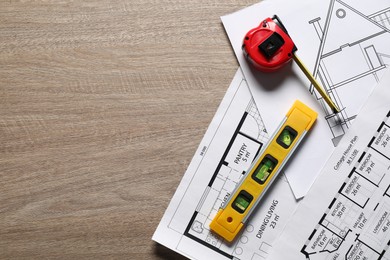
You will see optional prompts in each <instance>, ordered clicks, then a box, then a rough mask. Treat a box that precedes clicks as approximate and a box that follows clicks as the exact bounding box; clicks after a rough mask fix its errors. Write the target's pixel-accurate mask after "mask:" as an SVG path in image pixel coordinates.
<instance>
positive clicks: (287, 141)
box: [282, 129, 292, 146]
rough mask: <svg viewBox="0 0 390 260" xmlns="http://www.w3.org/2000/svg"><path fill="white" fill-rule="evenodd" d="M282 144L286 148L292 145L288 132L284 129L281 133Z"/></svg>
mask: <svg viewBox="0 0 390 260" xmlns="http://www.w3.org/2000/svg"><path fill="white" fill-rule="evenodd" d="M282 142H283V143H284V144H285V145H287V146H290V145H291V143H292V139H291V135H290V131H288V130H287V129H284V130H283V132H282Z"/></svg>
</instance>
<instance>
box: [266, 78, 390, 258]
mask: <svg viewBox="0 0 390 260" xmlns="http://www.w3.org/2000/svg"><path fill="white" fill-rule="evenodd" d="M389 86H390V73H387V74H386V75H385V76H384V77H383V79H382V81H381V83H380V84H379V85H378V87H377V88H376V89H375V90H374V92H373V94H372V95H371V96H370V98H369V100H368V103H366V105H365V106H364V107H363V109H362V110H361V112H360V113H359V115H358V116H357V119H356V120H355V122H354V124H353V125H352V127H351V129H350V130H349V131H348V132H347V133H346V135H345V137H344V138H343V140H342V141H341V143H340V144H339V146H338V147H337V149H336V150H335V152H334V153H333V154H332V157H331V158H330V160H329V161H328V162H327V163H326V166H325V168H324V169H323V170H322V171H321V174H320V175H319V177H318V178H317V180H316V181H315V183H314V184H313V187H312V188H311V189H310V191H309V193H308V194H307V195H306V197H305V198H304V199H303V200H302V201H301V203H300V205H299V207H298V209H297V211H296V212H295V213H294V214H293V217H292V219H291V220H290V221H289V222H288V224H287V226H286V229H285V230H284V232H283V233H282V235H281V236H280V239H279V240H278V241H277V242H276V243H275V250H274V255H272V256H271V259H283V260H284V259H316V260H317V259H335V260H336V259H370V260H371V259H383V260H385V259H387V260H388V259H390V252H389V251H390V250H389V245H390V88H389Z"/></svg>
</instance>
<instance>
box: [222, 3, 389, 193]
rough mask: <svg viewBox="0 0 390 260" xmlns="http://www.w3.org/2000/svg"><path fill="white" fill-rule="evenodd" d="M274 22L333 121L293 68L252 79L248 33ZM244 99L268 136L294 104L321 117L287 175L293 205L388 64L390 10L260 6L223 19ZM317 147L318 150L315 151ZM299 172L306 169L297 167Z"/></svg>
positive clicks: (348, 6)
mask: <svg viewBox="0 0 390 260" xmlns="http://www.w3.org/2000/svg"><path fill="white" fill-rule="evenodd" d="M274 14H277V15H278V16H279V17H280V18H281V20H282V21H283V24H284V25H285V26H286V28H287V30H288V32H289V34H290V36H291V37H292V39H293V40H294V42H295V44H296V46H297V47H298V51H297V52H296V53H297V56H299V57H300V58H301V59H302V61H303V62H304V63H305V65H306V66H307V67H308V68H309V69H310V70H311V72H312V73H313V75H314V76H315V77H316V79H317V80H318V81H319V82H320V83H321V85H322V86H323V87H324V89H325V90H326V92H327V93H328V94H329V95H330V97H331V98H332V100H333V101H334V102H335V103H336V104H337V106H338V107H339V108H340V109H341V113H338V114H334V113H333V112H332V111H331V110H330V109H329V108H328V107H327V106H326V103H325V102H324V101H323V100H322V98H321V96H320V95H319V94H318V93H317V92H316V90H315V89H314V88H313V87H312V86H311V85H310V82H309V81H308V80H307V79H306V78H305V76H304V74H303V73H302V72H301V71H300V70H299V68H298V66H297V65H296V64H294V63H291V64H290V65H288V66H286V67H284V68H282V69H281V71H278V72H275V73H268V74H267V73H262V72H259V71H255V70H254V69H253V68H252V67H251V66H250V65H249V64H248V63H247V61H246V60H245V58H244V55H243V52H242V50H241V45H242V40H243V39H242V38H243V36H244V35H245V34H246V32H247V31H248V30H250V29H252V28H254V27H257V26H258V25H259V24H260V22H261V21H262V20H263V19H265V18H266V17H271V16H273V15H274ZM222 22H223V24H224V26H225V29H226V32H227V33H228V36H229V39H230V41H231V43H232V46H233V49H234V51H235V54H236V56H237V59H238V61H239V63H240V66H241V68H242V70H243V74H244V76H245V78H246V80H247V81H248V85H249V87H250V91H251V93H252V95H253V97H254V100H255V103H256V104H257V105H258V106H259V110H260V111H264V112H263V114H264V116H263V120H264V122H265V124H266V125H267V128H268V129H269V131H273V130H274V129H275V128H276V126H277V121H276V120H275V116H276V115H277V114H280V113H282V111H284V110H285V109H286V107H287V106H288V104H290V103H291V102H292V100H293V99H296V98H298V99H300V100H302V101H303V102H305V103H306V104H308V105H309V106H310V107H312V108H314V109H315V110H317V111H318V112H319V120H318V126H317V127H316V129H315V130H314V131H313V133H312V137H311V138H310V140H309V141H308V143H310V144H309V145H306V146H305V148H303V149H301V150H300V158H311V160H310V161H309V162H304V161H302V160H301V159H298V160H294V161H293V162H292V163H291V165H290V167H289V169H288V170H286V176H287V179H288V181H289V183H290V185H291V188H292V190H293V192H294V194H295V196H296V198H301V197H303V196H304V195H305V194H306V193H307V191H308V189H309V188H310V186H311V184H312V183H313V181H314V180H315V178H316V176H317V174H318V173H319V171H320V169H321V168H322V167H323V165H324V163H325V162H326V159H327V158H329V156H330V154H331V153H332V152H333V150H334V148H335V147H336V146H337V144H338V143H339V142H340V140H341V138H342V136H343V135H344V134H345V133H346V132H347V130H348V129H349V128H350V126H351V123H352V121H353V119H354V118H355V117H356V115H357V114H358V112H359V110H360V108H361V106H362V104H363V103H364V102H365V100H366V99H367V96H368V95H369V94H370V93H371V91H372V90H373V88H374V86H375V85H376V84H377V83H378V82H379V81H380V79H381V77H382V75H383V73H384V72H385V70H386V68H387V67H388V66H389V64H390V49H389V47H388V46H390V2H389V1H388V0H374V1H353V0H343V1H342V0H328V1H319V0H317V1H307V0H297V1H284V0H272V1H263V2H261V3H259V4H257V5H254V6H251V7H248V8H246V9H243V10H241V11H239V12H236V13H233V14H230V15H226V16H223V17H222ZM318 146H321V147H322V149H318ZM303 165H304V167H302V166H303Z"/></svg>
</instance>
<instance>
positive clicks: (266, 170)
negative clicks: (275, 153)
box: [256, 158, 274, 181]
mask: <svg viewBox="0 0 390 260" xmlns="http://www.w3.org/2000/svg"><path fill="white" fill-rule="evenodd" d="M273 166H274V164H273V163H272V161H271V160H269V159H267V158H266V159H265V161H264V164H263V165H262V166H261V167H260V169H259V171H258V172H257V174H256V178H257V179H259V180H261V181H264V180H266V179H267V177H268V175H269V174H270V172H271V171H270V170H272V168H273Z"/></svg>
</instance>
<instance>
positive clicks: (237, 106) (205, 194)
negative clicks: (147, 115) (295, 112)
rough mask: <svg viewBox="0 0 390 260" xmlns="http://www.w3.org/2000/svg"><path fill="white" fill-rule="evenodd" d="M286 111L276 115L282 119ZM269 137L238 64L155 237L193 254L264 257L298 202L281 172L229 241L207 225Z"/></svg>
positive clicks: (224, 256) (180, 251)
mask: <svg viewBox="0 0 390 260" xmlns="http://www.w3.org/2000/svg"><path fill="white" fill-rule="evenodd" d="M291 105H292V103H291V104H290V106H291ZM287 111H288V110H286V111H284V113H281V114H280V115H279V116H278V117H277V118H276V120H278V121H281V120H282V119H283V118H284V116H285V114H286V112H287ZM267 141H268V133H267V131H266V129H265V127H264V124H263V121H262V118H261V116H260V114H259V111H258V109H257V107H256V105H255V103H254V101H253V98H252V95H251V93H250V91H249V89H248V86H247V84H246V81H245V79H244V78H243V76H242V73H241V70H240V69H239V70H238V71H237V73H236V75H235V77H234V79H233V81H232V83H231V85H230V87H229V89H228V90H227V92H226V94H225V97H224V98H223V100H222V102H221V104H220V106H219V108H218V111H217V113H216V114H215V116H214V118H213V120H212V121H211V123H210V125H209V128H208V129H207V132H206V134H205V136H204V137H203V139H202V141H201V143H200V145H199V147H198V149H197V151H196V153H195V155H194V157H193V159H192V161H191V163H190V165H189V167H188V169H187V171H186V172H185V174H184V176H183V179H182V181H181V183H180V185H179V187H178V188H177V190H176V193H175V195H174V196H173V198H172V200H171V202H170V204H169V206H168V209H167V210H166V212H165V214H164V216H163V218H162V220H161V222H160V224H159V226H158V228H157V230H156V232H155V234H154V236H153V240H155V241H157V242H158V243H160V244H162V245H164V246H166V247H168V248H171V249H172V250H175V251H177V252H179V253H180V254H183V255H185V256H187V257H189V258H191V259H202V260H203V259H213V260H218V259H237V260H238V259H253V260H256V259H265V258H266V257H267V255H268V253H269V252H270V249H271V245H272V244H273V242H274V240H275V239H276V237H277V236H278V234H279V233H280V232H281V231H282V228H283V227H284V226H285V224H286V221H287V219H288V218H289V217H290V216H291V213H292V212H293V210H294V209H295V208H296V206H297V202H296V200H295V198H294V195H293V194H292V192H291V190H290V187H289V185H288V183H287V181H286V179H285V176H284V174H280V175H279V177H278V179H277V180H276V181H275V182H274V184H273V185H272V187H271V188H270V189H269V190H268V192H267V194H266V196H265V197H264V199H263V201H262V203H261V205H259V207H258V210H256V212H255V213H254V215H253V216H252V218H251V219H250V221H249V222H248V224H247V225H246V227H245V229H244V230H243V232H241V233H240V234H239V237H238V238H236V240H234V242H233V243H231V244H228V243H226V242H224V240H223V239H221V238H220V237H218V236H217V235H215V234H213V233H210V229H209V224H210V222H211V220H212V219H213V218H214V216H215V215H216V213H217V211H218V209H219V208H220V206H221V205H222V203H223V202H224V201H226V199H227V198H228V197H229V195H230V193H231V192H232V190H233V189H234V187H235V186H236V184H237V183H238V181H239V180H240V178H241V177H242V176H243V174H244V173H245V171H246V170H247V169H248V168H249V166H250V164H251V162H252V161H253V159H254V158H255V157H256V155H257V154H258V153H259V151H260V149H261V148H262V146H263V145H264V144H265V143H266V142H267ZM301 145H303V146H304V145H305V143H302V144H301Z"/></svg>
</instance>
